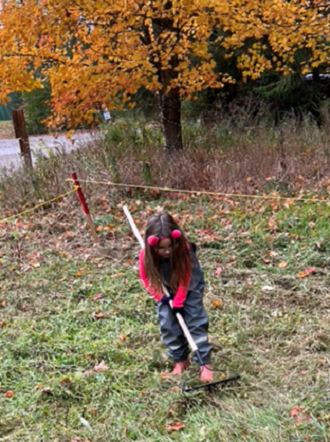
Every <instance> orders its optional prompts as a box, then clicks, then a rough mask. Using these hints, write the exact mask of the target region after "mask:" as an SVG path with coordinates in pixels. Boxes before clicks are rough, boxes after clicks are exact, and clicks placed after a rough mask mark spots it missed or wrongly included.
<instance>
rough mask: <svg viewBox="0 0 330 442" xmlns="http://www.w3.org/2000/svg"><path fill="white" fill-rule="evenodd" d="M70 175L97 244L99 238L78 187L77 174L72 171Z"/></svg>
mask: <svg viewBox="0 0 330 442" xmlns="http://www.w3.org/2000/svg"><path fill="white" fill-rule="evenodd" d="M71 177H72V180H73V182H74V185H75V186H76V187H77V195H78V198H79V201H80V204H81V207H82V209H83V212H84V214H85V216H86V219H87V223H88V225H89V228H90V230H91V234H92V238H93V241H94V242H95V244H99V243H100V241H99V238H98V236H97V233H96V230H95V226H94V223H93V220H92V217H91V215H90V213H89V209H88V205H87V202H86V199H85V196H84V194H83V191H82V189H81V187H80V184H79V181H78V178H77V174H76V173H73V174H72V175H71Z"/></svg>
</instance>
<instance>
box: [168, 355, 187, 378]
mask: <svg viewBox="0 0 330 442" xmlns="http://www.w3.org/2000/svg"><path fill="white" fill-rule="evenodd" d="M189 365H190V361H189V359H188V358H187V359H185V360H184V361H182V362H176V363H175V365H174V368H173V370H172V371H171V373H170V374H171V375H179V376H181V375H182V373H183V372H184V371H185V370H187V368H188V367H189Z"/></svg>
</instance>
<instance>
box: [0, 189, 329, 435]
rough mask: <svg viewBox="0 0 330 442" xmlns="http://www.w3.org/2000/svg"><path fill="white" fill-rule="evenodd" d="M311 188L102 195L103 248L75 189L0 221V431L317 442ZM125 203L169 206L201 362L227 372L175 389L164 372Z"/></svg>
mask: <svg viewBox="0 0 330 442" xmlns="http://www.w3.org/2000/svg"><path fill="white" fill-rule="evenodd" d="M309 197H310V199H309V200H308V201H299V202H298V201H294V200H292V199H291V200H280V199H276V198H275V199H269V200H267V199H266V200H262V199H253V198H251V199H241V200H239V199H235V198H221V199H220V198H219V199H217V200H215V199H206V198H205V197H202V196H200V195H199V196H198V195H195V196H192V197H187V196H185V197H183V196H182V199H180V195H177V196H176V197H173V198H171V199H169V198H170V196H169V195H168V194H167V195H166V194H164V195H163V196H161V195H157V199H156V200H154V199H153V198H151V197H148V195H146V194H145V195H136V198H135V199H133V198H131V199H128V198H127V199H126V201H118V202H117V203H111V201H105V200H103V205H102V206H100V205H99V206H98V209H97V208H96V205H95V208H94V210H93V217H94V220H95V223H96V225H97V230H98V234H99V235H100V237H101V238H103V239H105V240H107V246H106V247H105V248H103V249H102V250H101V251H100V250H99V249H97V248H96V247H95V246H92V243H91V240H90V235H89V232H88V229H87V226H86V223H85V220H84V218H83V216H82V215H81V213H80V211H79V209H78V208H77V204H76V201H75V197H74V195H73V196H70V197H68V198H67V199H66V200H64V201H62V202H61V203H59V204H58V205H57V206H56V207H49V208H48V211H47V212H36V213H34V214H33V215H30V216H28V217H25V218H21V219H19V220H18V221H16V222H8V223H2V224H1V225H0V235H1V236H0V239H1V251H0V255H1V256H0V278H1V280H0V290H1V291H0V325H1V327H0V340H1V352H0V367H1V369H0V440H1V441H2V442H5V441H10V442H18V441H19V442H21V441H22V442H41V441H42V442H46V441H47V442H48V441H52V442H53V441H58V442H87V441H91V442H106V441H131V440H136V441H141V442H146V441H150V442H157V441H161V442H165V441H182V442H184V441H185V442H188V441H189V442H193V441H196V442H202V441H205V442H208V441H233V442H234V441H235V442H236V441H249V442H266V441H267V442H274V441H290V442H291V441H295V442H298V441H301V442H303V441H317V442H320V441H328V440H329V439H330V436H329V433H330V432H329V429H330V376H329V368H330V360H329V350H330V333H329V330H330V326H329V314H330V289H329V282H330V281H329V279H330V278H329V273H328V269H329V265H330V239H329V222H328V219H329V214H330V205H329V203H327V202H324V201H323V202H319V201H315V200H313V199H312V197H313V196H312V195H310V196H308V195H306V198H309ZM314 197H315V195H314ZM124 202H126V203H127V205H128V206H129V208H130V209H131V212H132V215H133V216H134V218H135V220H136V222H137V224H138V226H139V227H140V228H141V229H142V227H143V225H144V223H145V220H146V219H147V217H148V216H149V215H150V214H151V213H153V212H154V211H155V210H161V209H163V210H167V211H169V212H170V213H172V214H177V215H178V217H179V220H180V222H181V224H182V225H183V227H184V229H185V230H186V231H187V232H188V234H189V238H190V239H191V240H193V241H195V242H196V243H197V246H198V254H199V259H200V262H201V264H202V267H203V269H204V271H205V277H206V283H207V284H206V289H205V307H206V309H207V311H208V314H209V319H210V340H211V342H212V343H213V345H214V353H213V364H214V366H216V367H218V368H232V369H234V370H236V371H237V372H239V373H240V375H241V379H240V381H239V382H236V383H235V384H232V385H228V386H227V387H225V388H220V389H217V390H215V391H212V392H209V391H207V390H205V391H200V392H198V393H194V394H190V395H183V394H182V393H181V390H180V388H178V387H180V385H181V383H180V381H178V380H177V381H169V380H163V379H162V376H161V373H162V372H164V371H168V370H169V369H170V363H169V361H168V359H167V357H166V354H165V349H164V348H163V347H162V345H161V343H160V337H159V331H158V325H157V322H156V317H155V311H154V306H153V301H152V299H151V298H150V297H149V296H148V295H147V294H146V293H145V292H144V290H143V289H142V287H141V284H140V281H139V278H138V271H137V256H138V253H139V246H138V243H137V241H136V240H135V239H134V238H133V237H132V234H131V233H130V228H129V226H128V223H127V221H126V219H125V217H124V214H123V211H122V204H123V203H124ZM179 423H180V424H182V427H181V429H180V430H179V431H174V430H173V428H172V427H171V426H173V425H176V424H179Z"/></svg>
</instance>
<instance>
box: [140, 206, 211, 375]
mask: <svg viewBox="0 0 330 442" xmlns="http://www.w3.org/2000/svg"><path fill="white" fill-rule="evenodd" d="M140 277H141V280H142V282H143V284H144V286H145V287H146V289H147V290H148V291H149V293H150V294H151V295H152V296H153V297H154V298H155V300H156V301H157V312H158V321H159V325H160V330H161V337H162V342H163V344H164V345H165V346H166V347H167V349H168V355H169V357H170V358H171V359H172V360H173V361H174V368H173V371H172V372H171V374H173V375H181V374H182V373H183V371H184V370H186V369H187V368H188V367H189V365H190V361H189V358H188V356H189V348H188V343H187V340H186V338H185V336H184V334H183V331H182V329H181V327H180V324H179V322H178V320H177V318H176V316H175V315H176V313H181V314H182V316H183V317H184V320H185V323H186V325H187V327H188V329H189V331H190V333H191V335H192V337H193V339H194V341H195V343H196V345H197V346H198V349H199V352H200V354H201V357H202V360H203V362H204V365H203V366H200V378H201V380H202V381H203V382H212V381H213V371H212V369H211V367H210V365H209V364H210V357H211V350H212V347H211V345H210V344H209V342H208V339H207V330H208V318H207V315H206V313H205V310H204V307H203V302H202V298H203V289H204V275H203V271H202V269H201V268H200V266H199V263H198V261H197V257H196V246H195V244H192V243H189V242H188V241H187V239H186V237H185V235H184V233H183V231H182V230H181V229H180V227H179V226H178V224H177V223H176V222H175V221H174V219H173V218H172V216H171V215H169V214H168V213H157V214H155V215H153V216H152V217H151V218H150V219H149V220H148V223H147V228H146V232H145V249H143V250H142V251H141V253H140ZM162 283H163V284H164V285H165V286H166V288H167V289H168V291H169V293H170V295H171V299H173V309H172V308H171V307H170V305H169V302H168V301H169V298H168V297H167V296H166V295H165V294H164V293H163V291H162ZM196 362H198V361H197V359H196Z"/></svg>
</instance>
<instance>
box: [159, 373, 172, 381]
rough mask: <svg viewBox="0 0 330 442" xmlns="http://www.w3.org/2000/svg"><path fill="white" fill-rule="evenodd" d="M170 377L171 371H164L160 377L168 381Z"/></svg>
mask: <svg viewBox="0 0 330 442" xmlns="http://www.w3.org/2000/svg"><path fill="white" fill-rule="evenodd" d="M169 377H170V372H169V371H164V372H163V373H161V374H160V378H161V380H162V381H167V379H168V378H169Z"/></svg>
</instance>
